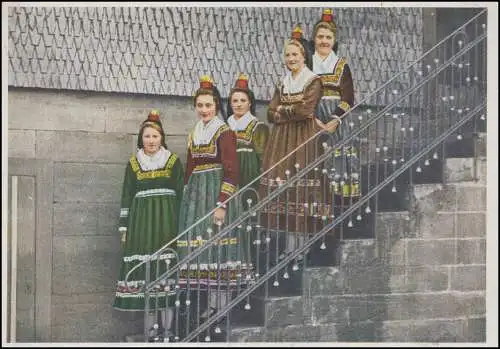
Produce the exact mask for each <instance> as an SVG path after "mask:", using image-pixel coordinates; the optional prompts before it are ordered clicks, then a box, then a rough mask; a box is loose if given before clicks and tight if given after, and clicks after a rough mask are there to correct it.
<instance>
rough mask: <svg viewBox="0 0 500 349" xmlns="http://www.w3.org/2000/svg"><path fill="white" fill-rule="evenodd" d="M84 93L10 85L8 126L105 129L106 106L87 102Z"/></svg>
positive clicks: (96, 130)
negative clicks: (21, 87) (20, 87)
mask: <svg viewBox="0 0 500 349" xmlns="http://www.w3.org/2000/svg"><path fill="white" fill-rule="evenodd" d="M86 95H87V96H88V95H89V94H88V93H86V92H76V93H75V92H73V91H70V92H63V91H60V90H59V91H51V90H43V89H42V90H40V89H36V90H25V89H10V90H9V101H8V102H9V129H23V130H59V131H89V132H104V130H105V128H104V126H105V120H106V117H105V116H106V114H105V107H104V106H103V105H102V104H99V103H96V102H95V101H90V102H89V100H87V99H86V98H85V97H84V96H86ZM82 97H83V99H82ZM90 98H92V97H90ZM27 115H29V117H26V116H27Z"/></svg>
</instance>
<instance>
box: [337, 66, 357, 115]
mask: <svg viewBox="0 0 500 349" xmlns="http://www.w3.org/2000/svg"><path fill="white" fill-rule="evenodd" d="M353 106H354V85H353V82H352V75H351V69H350V68H349V65H348V64H347V63H346V64H345V65H344V71H343V72H342V78H341V79H340V103H339V104H338V105H337V108H335V112H334V114H335V115H337V116H338V117H340V118H342V117H343V115H344V114H345V113H346V112H347V111H348V110H349V109H351V108H352V107H353Z"/></svg>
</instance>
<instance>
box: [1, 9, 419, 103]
mask: <svg viewBox="0 0 500 349" xmlns="http://www.w3.org/2000/svg"><path fill="white" fill-rule="evenodd" d="M321 11H322V8H318V7H315V8H314V7H312V8H311V7H299V8H290V7H266V8H259V7H247V8H241V7H240V8H225V7H156V8H145V7H142V8H137V7H65V8H63V7H8V20H9V23H8V29H9V33H8V38H9V41H8V57H9V65H8V67H9V68H8V69H9V70H8V72H9V74H8V84H9V86H16V87H38V88H53V89H70V90H89V91H108V92H129V93H147V94H156V95H178V96H191V95H192V94H193V92H194V91H195V89H196V88H197V86H198V78H199V77H200V76H201V75H203V74H212V75H213V76H214V78H215V81H216V83H217V85H218V87H219V88H220V90H221V94H222V96H226V95H227V93H228V92H229V89H230V88H231V86H232V84H233V83H234V80H235V79H236V76H237V75H238V73H239V72H246V73H248V74H249V75H250V85H251V88H252V89H253V90H254V92H255V95H256V97H257V99H260V100H268V99H270V97H271V95H272V92H273V89H274V84H275V82H276V81H277V79H278V77H279V76H280V75H282V74H283V72H284V71H285V68H284V65H283V63H282V49H283V42H284V40H285V39H286V38H288V37H289V35H290V33H291V30H292V29H293V27H294V25H296V24H298V23H300V24H302V27H303V30H304V33H305V35H306V37H309V36H310V35H311V33H312V27H313V25H314V23H315V22H316V21H317V20H318V18H319V17H320V16H321ZM334 15H335V19H336V22H337V25H338V39H339V41H340V46H339V53H340V55H343V56H346V57H347V58H348V62H349V64H350V66H351V70H352V71H353V78H354V83H355V89H356V99H357V100H358V101H359V100H360V99H361V98H362V97H363V96H364V95H365V94H366V93H367V92H369V91H373V90H374V89H375V87H376V86H378V85H380V84H381V83H382V82H384V81H385V80H387V79H388V78H389V77H391V76H392V75H393V74H395V73H396V72H397V71H398V70H400V69H402V68H403V67H405V66H406V65H407V64H409V63H410V62H412V61H414V60H416V59H417V58H418V57H419V56H420V55H421V54H422V32H423V30H422V9H421V8H334Z"/></svg>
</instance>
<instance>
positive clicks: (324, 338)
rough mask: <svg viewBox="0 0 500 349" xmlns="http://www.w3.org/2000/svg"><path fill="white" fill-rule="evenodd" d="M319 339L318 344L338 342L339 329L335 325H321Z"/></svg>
mask: <svg viewBox="0 0 500 349" xmlns="http://www.w3.org/2000/svg"><path fill="white" fill-rule="evenodd" d="M318 327H319V338H318V342H337V341H338V336H337V329H336V327H335V325H330V324H326V325H319V326H318Z"/></svg>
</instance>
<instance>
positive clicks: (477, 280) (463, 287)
mask: <svg viewBox="0 0 500 349" xmlns="http://www.w3.org/2000/svg"><path fill="white" fill-rule="evenodd" d="M450 289H451V290H456V291H485V290H486V265H459V266H451V267H450Z"/></svg>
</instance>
